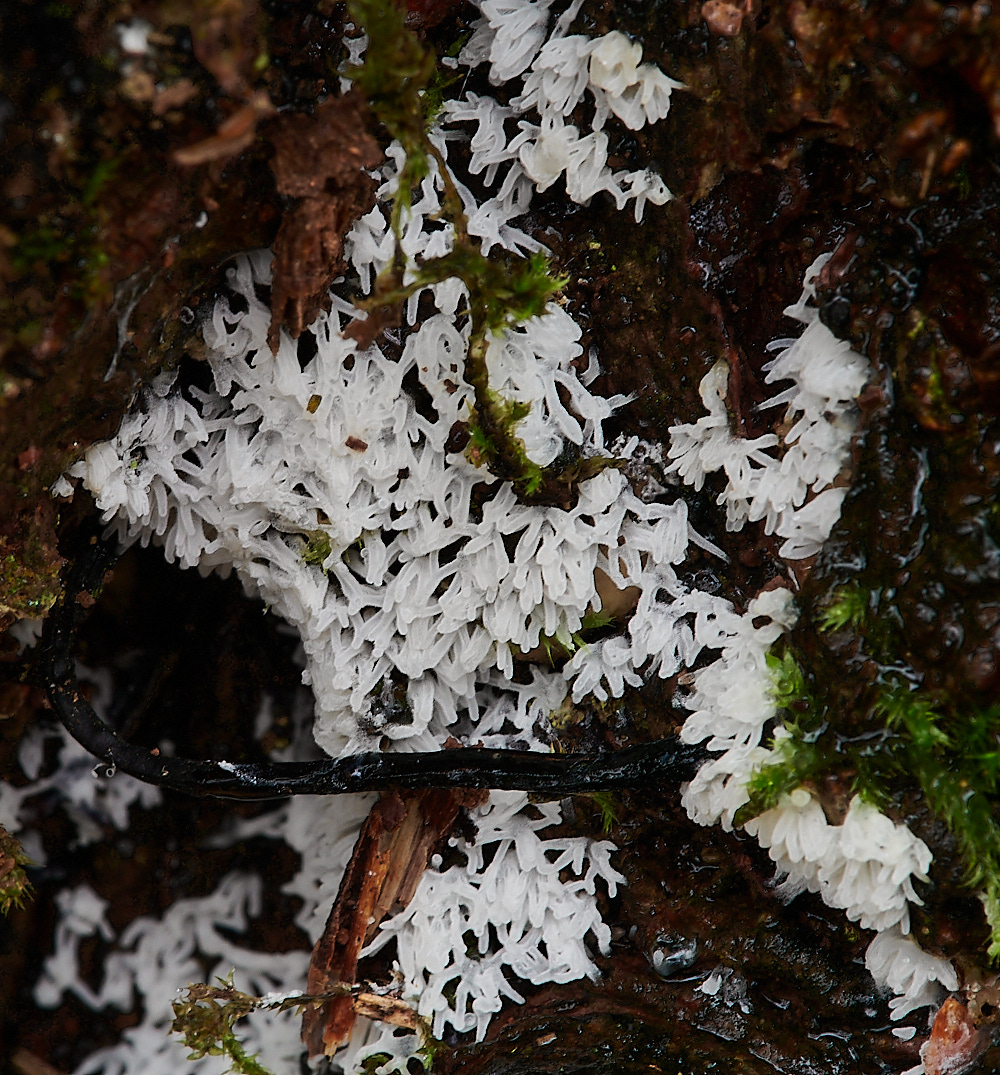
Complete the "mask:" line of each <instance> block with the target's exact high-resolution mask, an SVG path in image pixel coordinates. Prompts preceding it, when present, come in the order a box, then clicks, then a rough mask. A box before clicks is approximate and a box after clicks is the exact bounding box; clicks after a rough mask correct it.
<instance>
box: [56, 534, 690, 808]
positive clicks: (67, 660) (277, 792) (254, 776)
mask: <svg viewBox="0 0 1000 1075" xmlns="http://www.w3.org/2000/svg"><path fill="white" fill-rule="evenodd" d="M117 556H118V554H117V552H116V551H115V550H114V548H113V547H112V545H111V544H110V543H109V542H107V541H103V540H101V539H99V538H96V537H95V538H92V539H91V542H90V544H89V546H88V547H87V548H86V549H85V550H84V552H83V553H82V554H81V555H80V556H78V557H77V558H76V560H75V561H74V562H73V563H72V565H71V567H70V570H69V575H68V578H67V583H66V590H65V593H64V595H63V597H62V598H61V599H60V601H59V603H58V604H57V605H56V606H55V608H54V609H53V610H52V611H51V613H50V614H49V616H48V618H47V619H46V621H45V632H44V636H43V642H42V653H41V669H42V675H43V677H44V684H45V689H46V691H47V692H48V696H49V701H50V702H51V704H52V708H53V709H54V710H55V711H56V713H57V714H58V716H59V719H60V720H61V721H62V723H63V724H64V726H65V727H66V729H67V731H68V732H69V733H70V735H72V736H73V738H74V739H76V740H77V742H79V743H80V744H81V745H82V746H84V747H85V748H86V749H87V750H89V751H90V753H91V754H93V755H94V756H95V757H96V758H99V759H100V760H101V761H103V762H105V763H107V765H108V769H109V772H114V771H118V770H120V771H121V772H123V773H128V774H129V775H130V776H134V777H137V778H138V779H139V780H144V781H146V782H147V783H149V784H158V785H160V786H161V787H166V788H171V789H173V790H175V791H184V792H187V793H189V794H191V795H200V796H212V797H217V798H227V799H282V798H287V797H288V796H291V795H339V794H342V793H344V792H350V791H380V790H383V789H386V788H389V787H403V788H497V789H507V790H514V791H530V792H535V793H537V794H540V795H551V796H552V797H553V798H556V797H559V796H561V795H569V794H573V793H578V792H590V791H603V790H607V789H610V788H626V787H655V786H656V785H658V784H667V783H677V782H678V781H681V780H685V779H689V778H690V777H691V776H692V775H693V774H694V772H695V769H696V768H697V766H698V764H699V763H700V762H701V761H703V760H704V758H705V753H704V751H703V749H702V748H701V747H695V746H689V745H686V744H683V743H681V742H680V740H678V739H676V738H670V739H661V740H658V741H656V742H652V743H644V744H642V745H641V746H635V747H629V748H627V749H624V750H617V751H608V752H607V753H604V754H536V753H532V752H530V751H519V750H487V749H481V748H476V747H463V748H458V749H455V750H439V751H432V752H429V753H419V754H380V753H376V752H371V753H364V754H354V755H351V756H349V757H346V758H335V759H330V760H327V761H312V762H275V763H270V764H267V763H263V764H261V763H254V764H238V763H234V762H227V761H195V760H192V759H189V758H177V757H169V758H168V757H164V756H162V755H159V754H154V753H152V752H150V751H149V750H147V749H145V748H143V747H138V746H135V745H133V744H132V743H129V742H127V741H126V740H125V739H122V738H121V737H120V736H119V735H118V734H117V733H116V732H115V731H114V730H113V729H112V728H110V727H108V725H107V724H105V723H104V721H103V720H101V718H100V717H99V716H98V715H97V714H96V713H95V712H94V710H93V708H92V707H91V706H90V704H89V702H88V701H87V699H86V698H85V696H84V694H83V692H82V691H81V689H80V685H79V683H78V681H77V678H76V671H75V663H74V660H73V644H74V641H75V637H76V628H77V623H78V621H79V619H80V618H81V616H82V613H83V606H82V604H81V602H80V600H79V598H80V597H81V595H83V594H85V593H93V592H94V591H96V590H98V589H99V588H100V586H101V583H102V580H103V578H104V575H105V574H106V572H107V571H108V570H109V569H110V568H111V567H112V566H113V565H114V563H115V561H116V559H117Z"/></svg>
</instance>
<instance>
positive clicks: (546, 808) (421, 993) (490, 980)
mask: <svg viewBox="0 0 1000 1075" xmlns="http://www.w3.org/2000/svg"><path fill="white" fill-rule="evenodd" d="M526 805H527V796H526V795H524V794H523V793H521V792H494V793H493V795H492V796H491V797H490V802H489V804H488V805H487V806H485V807H482V808H481V809H480V810H478V811H477V812H476V813H475V814H474V815H473V817H474V820H475V822H476V825H477V829H478V831H477V834H476V842H475V843H474V844H468V843H466V842H465V841H464V840H458V841H453V842H454V843H455V846H456V847H457V848H458V850H459V851H460V852H461V853H462V854H463V855H464V856H465V858H466V863H465V865H464V866H452V867H451V868H450V869H448V870H445V871H444V872H439V871H438V870H437V869H433V868H432V869H429V870H427V871H426V872H425V873H424V875H423V877H422V879H421V881H420V885H419V887H418V889H417V892H416V894H415V895H414V897H413V899H412V900H411V901H410V904H409V905H408V906H407V907H406V909H405V910H404V911H401V912H400V913H399V914H398V915H397V916H396V917H395V918H393V919H390V920H389V921H388V922H385V923H383V925H382V929H381V931H380V933H379V935H378V937H377V938H376V940H375V941H374V943H373V944H372V945H371V946H370V947H369V949H368V951H371V952H374V951H377V950H378V949H380V948H382V947H383V946H384V945H385V944H386V943H387V942H388V941H391V940H395V941H396V945H397V957H398V960H399V964H400V969H401V970H402V973H403V976H404V978H405V980H406V982H407V990H408V992H409V994H410V996H411V997H412V1000H413V1002H414V1006H415V1007H416V1009H417V1012H418V1013H419V1014H420V1015H422V1016H423V1017H425V1018H426V1019H428V1020H430V1021H431V1022H432V1032H433V1034H434V1036H435V1037H438V1038H440V1037H442V1036H443V1035H444V1032H445V1028H446V1027H447V1026H449V1025H450V1026H451V1027H452V1029H453V1030H456V1031H459V1032H462V1031H469V1030H475V1032H476V1038H477V1040H479V1041H481V1040H482V1038H483V1036H484V1034H485V1033H486V1028H487V1026H488V1025H489V1022H490V1019H491V1018H492V1017H493V1015H494V1014H496V1012H498V1011H499V1010H500V1005H501V998H502V997H507V998H509V999H511V1000H515V1001H517V1002H519V1003H520V1002H521V1001H522V1000H523V998H522V997H521V996H520V994H518V992H517V990H516V989H515V988H514V987H513V985H511V983H510V981H509V979H508V976H509V975H516V976H517V977H518V978H522V979H524V980H525V981H530V982H534V983H536V984H541V983H542V982H570V981H573V980H574V979H576V978H582V977H584V976H587V975H589V976H590V977H595V976H596V975H597V968H596V967H595V965H594V963H593V960H592V959H591V957H590V954H589V952H588V951H587V948H586V945H585V943H584V941H585V938H586V937H587V935H588V934H590V935H591V936H592V938H593V940H594V943H596V945H597V946H598V948H599V949H600V950H601V951H602V952H604V953H605V954H607V952H608V950H609V945H610V940H611V934H610V932H609V930H608V927H607V926H606V925H605V924H604V923H603V921H602V920H601V916H600V913H599V912H598V910H597V907H596V905H595V904H594V902H593V900H592V897H593V895H594V892H595V887H594V886H595V881H596V880H597V879H598V878H600V879H602V880H603V881H604V882H605V884H606V885H607V887H608V891H609V893H610V894H611V895H612V896H613V895H614V894H615V891H616V886H617V885H618V884H619V883H623V882H624V878H623V877H622V876H621V875H620V874H619V873H618V872H617V871H616V870H615V869H614V868H613V867H612V865H611V863H610V858H609V856H610V853H611V851H613V850H614V848H613V845H611V844H610V843H607V842H600V843H599V842H594V841H591V840H587V839H583V838H580V837H573V838H568V839H551V840H543V839H541V838H540V837H539V836H538V831H539V830H540V829H543V828H547V827H548V826H551V825H554V824H558V822H559V821H560V820H561V815H560V811H559V807H558V805H556V804H554V803H546V804H543V805H542V806H540V807H539V808H538V813H539V815H540V816H539V817H536V818H530V817H528V816H527V814H526V813H525V812H524V808H525V806H526ZM560 874H569V877H568V878H566V879H565V880H561V879H560ZM470 937H474V938H475V944H474V945H473V944H472V943H471V942H470V939H469V938H470ZM454 983H457V987H456V989H455V993H454V996H453V997H452V996H449V995H448V992H449V991H448V986H449V985H450V984H454Z"/></svg>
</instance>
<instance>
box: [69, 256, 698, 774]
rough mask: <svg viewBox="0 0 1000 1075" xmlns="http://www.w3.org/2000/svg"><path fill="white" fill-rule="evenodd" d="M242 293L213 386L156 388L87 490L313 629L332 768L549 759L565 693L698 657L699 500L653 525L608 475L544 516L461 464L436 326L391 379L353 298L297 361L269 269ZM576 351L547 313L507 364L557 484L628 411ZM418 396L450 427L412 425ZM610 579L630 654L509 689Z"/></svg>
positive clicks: (451, 374) (663, 514)
mask: <svg viewBox="0 0 1000 1075" xmlns="http://www.w3.org/2000/svg"><path fill="white" fill-rule="evenodd" d="M230 281H231V286H232V289H233V291H234V293H235V296H236V298H234V299H232V300H225V299H223V300H222V301H220V303H219V305H218V306H217V308H216V310H215V314H214V317H213V319H212V321H211V322H210V323H209V325H208V326H207V327H206V342H207V343H208V345H209V351H208V356H209V362H210V364H211V367H212V371H213V374H214V380H215V384H214V386H213V388H211V389H209V390H208V391H202V390H198V389H191V390H190V391H189V392H186V393H185V392H178V391H175V390H174V389H173V377H172V376H170V375H167V376H165V377H162V378H160V379H159V380H158V381H157V382H156V383H155V384H154V385H153V387H152V388H151V389H150V390H149V391H148V392H146V393H145V394H144V396H143V399H142V403H141V405H140V406H139V407H137V408H136V409H135V410H133V411H132V412H131V413H130V414H129V416H128V417H127V418H126V419H125V421H124V422H123V423H122V426H121V428H120V430H119V432H118V434H117V436H116V438H115V439H114V440H113V441H109V442H105V443H103V444H100V445H97V446H95V447H94V448H92V449H90V451H89V452H88V453H87V455H86V457H85V459H84V460H83V461H82V462H81V463H80V464H78V465H77V466H76V467H75V468H74V470H73V473H75V474H78V475H81V476H83V477H84V481H85V484H86V486H87V488H88V489H90V490H91V491H92V492H93V493H94V495H95V498H96V500H97V503H98V506H99V508H100V509H101V511H102V512H103V515H104V517H105V518H108V519H114V520H115V525H116V526H117V528H118V532H119V534H120V536H121V537H122V539H123V540H124V541H126V542H129V541H134V540H136V539H137V538H139V539H141V540H142V541H148V540H149V539H150V538H156V539H157V540H158V541H161V542H162V543H163V545H164V549H165V551H166V554H167V556H168V558H170V559H176V560H179V561H180V563H181V564H183V565H184V566H192V565H198V566H199V567H200V568H202V569H208V568H213V567H222V568H225V569H229V568H230V567H234V568H235V570H236V571H237V573H238V574H239V575H240V577H241V578H242V579H243V581H244V583H245V584H246V585H247V586H248V588H250V589H251V590H253V591H256V592H258V593H260V594H261V596H262V597H263V598H264V600H265V601H267V602H268V604H270V605H271V606H272V607H273V608H274V609H275V610H276V611H277V612H278V613H280V614H281V615H283V616H284V617H285V618H286V619H287V620H288V621H289V622H291V623H292V624H294V625H295V627H296V628H297V629H298V631H299V632H300V634H301V636H302V640H303V645H304V648H305V652H306V659H307V663H308V681H309V682H310V683H311V685H312V687H313V691H314V693H315V695H316V700H317V714H316V725H315V733H316V738H317V741H318V742H319V743H320V745H321V746H323V747H324V748H325V749H326V750H327V751H328V752H330V753H331V754H338V753H340V752H342V751H343V750H345V749H351V750H354V749H359V748H362V747H367V746H369V745H370V744H371V743H372V741H373V740H375V739H377V738H380V737H382V736H388V737H389V738H390V739H393V740H397V741H401V740H409V741H410V742H409V745H410V746H411V747H415V748H421V747H422V748H426V747H428V746H431V745H433V744H434V743H435V742H439V741H440V740H441V739H442V738H443V737H444V736H445V735H447V734H449V733H450V732H453V731H454V732H458V733H463V732H464V733H465V734H468V735H471V736H474V737H475V738H476V739H482V738H483V737H485V736H490V735H500V736H503V735H514V736H516V737H518V738H520V739H526V740H530V739H531V738H532V728H533V726H534V725H535V724H536V723H537V722H538V721H540V720H544V718H545V716H546V714H547V713H548V712H550V711H551V710H552V709H554V708H555V707H557V706H558V705H559V703H560V702H561V700H562V697H563V696H564V694H565V679H564V675H565V677H569V678H571V679H574V678H577V677H582V678H583V680H584V682H585V683H586V687H585V690H586V691H588V692H589V691H593V690H597V691H598V692H601V690H602V688H601V681H602V680H604V681H606V682H607V683H608V685H609V688H610V690H611V691H612V692H613V693H616V694H620V693H621V690H622V689H623V686H624V683H626V682H630V683H636V682H638V678H637V672H638V669H639V668H640V667H641V666H642V665H643V664H644V663H645V662H646V661H647V660H648V659H650V658H652V659H653V660H654V662H658V663H659V664H660V666H661V674H663V675H670V674H672V673H673V672H674V671H676V670H677V667H678V665H679V663H680V661H682V660H690V659H692V658H693V655H694V651H692V650H691V648H690V646H685V645H683V644H682V643H683V640H684V638H685V635H684V631H683V629H682V628H681V627H680V626H679V624H678V621H679V619H680V618H681V616H682V615H683V612H684V611H685V607H684V606H683V605H680V606H678V607H677V608H676V609H674V608H672V605H673V603H674V602H673V600H672V599H673V598H677V597H681V596H682V595H683V593H684V590H685V588H684V587H683V586H682V585H681V584H680V582H679V580H678V579H677V576H676V574H675V572H674V568H673V565H676V564H678V563H680V562H681V561H682V560H683V559H684V557H685V555H686V550H687V545H688V541H689V539H691V538H694V539H695V540H700V539H698V538H697V535H695V534H694V533H693V532H692V531H691V529H690V527H689V525H688V522H687V509H686V505H685V504H684V502H683V501H680V500H677V501H675V502H674V503H673V504H655V503H654V504H646V503H644V502H643V501H641V500H640V499H639V498H638V497H636V496H635V495H634V494H633V493H632V492H631V490H630V488H629V487H628V483H627V480H626V478H625V477H624V475H622V474H621V473H620V472H619V471H617V470H614V469H609V470H605V471H604V472H602V473H601V474H599V475H597V476H596V477H594V478H591V479H590V480H588V481H586V482H584V483H583V485H582V487H581V492H580V497H579V500H578V502H577V504H576V505H575V506H574V507H573V508H572V509H569V510H564V509H562V508H537V507H526V506H524V505H522V504H520V503H518V501H517V499H516V498H515V496H514V494H513V492H512V491H511V490H510V489H509V488H507V487H502V486H499V484H498V483H496V482H495V481H493V480H492V479H491V478H490V476H489V475H488V474H487V473H486V472H484V471H481V470H477V469H476V468H475V467H473V466H472V465H471V464H470V463H468V462H467V461H466V460H465V458H464V457H463V456H461V455H455V454H450V453H449V452H448V451H447V448H446V441H447V438H448V434H449V431H450V430H451V428H452V426H453V425H454V423H455V422H456V421H459V420H460V419H461V418H463V417H464V416H465V415H466V414H467V413H468V412H467V409H466V404H467V402H468V400H469V398H470V390H469V388H468V387H467V386H466V385H465V382H464V380H463V377H462V356H463V355H464V350H465V341H464V339H463V337H462V333H461V331H460V330H459V328H458V327H456V325H455V323H454V321H453V320H452V319H451V318H449V317H447V316H445V314H443V313H439V314H436V315H433V316H430V317H427V318H426V319H425V320H424V321H423V322H422V323H421V324H420V325H419V326H418V327H417V328H416V329H415V330H414V331H412V332H411V333H410V334H409V335H408V337H407V339H406V343H405V346H404V348H403V351H402V355H401V357H400V358H399V359H398V360H393V359H390V358H389V357H387V356H385V355H383V354H382V353H381V352H380V351H379V350H378V348H376V347H371V348H369V349H368V350H367V351H364V352H359V351H358V349H357V347H356V345H355V344H354V343H353V342H352V341H348V340H345V339H344V338H343V337H342V336H341V335H340V329H341V327H342V326H343V324H344V321H345V320H346V316H347V313H348V311H349V310H350V307H349V306H348V304H347V303H345V302H343V301H342V300H339V299H336V298H335V299H334V302H333V309H332V311H331V313H330V314H329V315H328V316H325V317H323V318H321V319H320V320H319V321H318V322H317V323H316V325H314V326H313V328H312V330H311V339H312V340H313V341H315V347H316V354H315V356H314V357H312V358H310V359H309V360H308V361H306V362H304V363H302V362H300V360H299V357H298V355H299V349H298V348H297V347H296V345H295V344H294V343H293V342H292V341H291V340H290V339H288V338H287V337H284V338H283V340H282V343H281V346H280V348H279V350H278V353H277V355H276V356H274V357H272V356H271V355H270V353H269V352H268V351H267V348H266V343H265V338H266V331H267V325H268V322H269V318H270V313H269V310H268V309H267V307H266V306H265V305H264V304H263V303H262V302H261V300H260V299H259V298H258V297H257V291H256V289H257V288H259V287H261V286H264V285H266V283H267V281H268V276H267V258H266V257H265V256H261V255H256V256H254V257H247V258H243V259H241V260H240V261H239V263H238V266H237V268H236V269H235V270H232V271H231V273H230ZM449 298H450V296H449ZM237 300H238V301H237ZM578 336H579V329H578V328H577V326H576V325H575V324H574V323H573V322H572V321H571V320H570V318H569V317H568V316H567V315H566V314H565V313H564V312H563V311H562V310H560V309H559V308H558V307H555V306H551V307H550V308H549V310H548V312H547V313H546V315H545V316H544V317H542V318H539V319H536V320H534V321H532V322H529V323H528V324H527V325H525V326H523V327H522V328H519V329H517V330H511V331H509V332H507V333H505V334H504V335H503V336H502V337H497V338H495V339H494V340H493V341H492V342H491V345H490V348H489V352H488V360H489V365H490V375H491V385H493V386H495V389H496V390H497V391H499V392H501V393H503V394H504V395H506V396H508V397H510V398H514V399H520V400H524V401H526V402H530V404H531V406H532V411H531V414H529V417H528V419H526V420H525V422H523V423H522V425H521V427H520V429H519V432H522V433H523V436H524V440H525V442H526V447H527V450H528V451H529V453H530V454H531V455H532V456H533V457H534V458H535V459H536V460H537V461H538V462H539V463H543V464H544V463H547V462H549V461H551V460H552V459H553V458H554V457H555V456H556V454H557V453H558V452H559V451H561V450H562V449H563V447H564V445H565V444H566V443H567V442H568V443H569V444H571V445H574V446H577V447H578V448H580V449H582V450H583V452H584V453H585V454H590V453H593V452H597V451H600V450H601V449H602V448H603V434H602V431H601V423H602V422H603V420H604V419H605V418H606V417H607V416H608V415H609V414H610V413H611V410H612V409H613V407H614V406H615V405H616V403H617V402H618V401H617V400H606V399H601V398H600V397H595V396H592V395H591V394H590V393H589V392H588V391H587V389H586V388H585V387H584V385H583V384H582V383H581V382H580V381H579V380H578V379H577V378H576V376H575V375H574V373H573V371H572V367H571V365H570V363H571V362H572V361H573V360H574V359H575V358H576V357H577V356H578V355H579V353H580V347H579V344H578V343H577V342H576V341H577V338H578ZM408 376H414V377H415V379H417V380H418V381H419V383H420V384H421V385H422V386H423V388H424V389H425V390H426V393H427V394H428V396H429V398H430V402H431V404H432V406H433V408H434V411H433V413H427V412H425V413H421V412H420V411H419V410H418V409H417V406H416V404H415V402H414V399H413V397H412V396H411V394H410V393H409V391H408V390H407V389H406V388H404V385H403V382H404V379H405V378H406V377H408ZM560 393H562V395H561V394H560ZM563 400H565V401H566V402H565V403H564V402H563ZM311 401H312V402H311ZM569 408H572V410H570V409H569ZM486 490H489V491H488V493H485V495H484V491H486ZM703 544H704V543H703ZM611 550H614V551H613V553H612V551H611ZM598 570H600V571H602V572H603V573H604V574H605V575H606V576H607V577H608V578H609V579H610V580H611V582H612V583H613V584H615V585H616V586H618V587H619V588H620V589H624V588H625V587H627V586H639V587H642V588H643V591H644V601H643V602H642V603H641V606H640V610H639V612H638V613H637V615H636V617H634V619H633V623H632V625H631V627H630V633H629V634H628V635H627V636H624V637H623V638H622V639H621V640H617V641H616V640H612V641H611V642H605V643H602V644H599V645H596V646H593V647H584V648H583V649H582V650H581V652H580V653H578V654H577V659H576V660H574V661H573V662H571V663H570V664H569V665H568V666H567V669H566V671H565V673H564V675H560V674H555V673H551V672H545V671H543V670H541V669H537V668H536V669H535V670H534V671H533V672H532V674H531V676H530V678H529V680H528V681H527V682H524V683H520V684H515V683H513V682H511V673H512V671H513V661H514V657H515V655H516V653H517V651H518V650H520V651H529V650H531V649H533V648H535V647H537V646H538V645H539V643H540V640H541V639H542V638H543V637H546V638H547V637H555V638H566V639H569V638H570V637H571V636H572V634H573V633H575V632H577V631H579V630H580V627H581V624H582V621H583V617H584V616H585V615H586V614H587V613H588V611H591V610H597V609H599V608H600V604H601V602H600V598H599V597H598V596H597V591H596V587H595V571H598ZM653 624H656V625H658V626H660V627H662V628H664V630H663V631H662V632H661V633H656V632H654V631H653V630H652V629H651V627H652V625H653ZM666 628H673V629H671V630H667V629H666ZM678 647H680V650H679V649H678ZM397 674H399V675H401V676H404V677H406V680H407V699H408V703H409V705H408V707H407V709H406V711H405V712H403V713H397V714H393V713H392V712H390V710H389V707H386V706H384V705H382V704H381V703H380V700H379V693H378V692H379V689H380V687H381V686H382V685H383V684H385V683H386V682H387V677H391V676H393V675H397ZM501 688H503V690H502V691H501ZM577 693H578V694H579V693H580V691H579V690H578V691H577ZM463 720H464V721H465V724H464V725H463V724H462V721H463ZM470 722H471V723H470Z"/></svg>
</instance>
